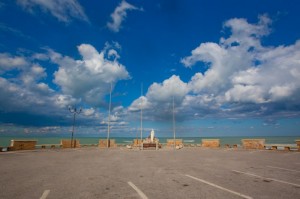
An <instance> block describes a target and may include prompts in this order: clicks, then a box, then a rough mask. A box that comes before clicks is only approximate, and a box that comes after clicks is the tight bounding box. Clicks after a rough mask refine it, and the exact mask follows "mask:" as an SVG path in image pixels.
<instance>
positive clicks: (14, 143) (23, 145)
mask: <svg viewBox="0 0 300 199" xmlns="http://www.w3.org/2000/svg"><path fill="white" fill-rule="evenodd" d="M36 143H37V141H36V140H11V143H10V147H11V150H13V151H16V150H34V149H35V145H36Z"/></svg>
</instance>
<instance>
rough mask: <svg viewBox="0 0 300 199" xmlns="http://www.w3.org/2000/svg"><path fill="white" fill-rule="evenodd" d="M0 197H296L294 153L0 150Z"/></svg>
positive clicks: (299, 185)
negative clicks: (3, 151) (0, 151)
mask: <svg viewBox="0 0 300 199" xmlns="http://www.w3.org/2000/svg"><path fill="white" fill-rule="evenodd" d="M0 165H1V166H0V198H1V199H6V198H22V199H23V198H41V199H46V198H47V199H51V198H56V199H57V198H113V199H115V198H127V199H129V198H132V199H134V198H142V199H145V198H149V199H156V198H159V199H160V198H181V199H182V198H209V199H211V198H300V152H285V151H267V150H243V149H205V148H201V147H197V148H183V149H181V150H173V149H162V150H158V151H155V150H144V151H140V150H128V149H126V148H125V147H124V148H116V149H99V148H92V147H91V148H81V149H52V150H50V149H49V150H48V149H46V150H35V151H22V152H5V153H0Z"/></svg>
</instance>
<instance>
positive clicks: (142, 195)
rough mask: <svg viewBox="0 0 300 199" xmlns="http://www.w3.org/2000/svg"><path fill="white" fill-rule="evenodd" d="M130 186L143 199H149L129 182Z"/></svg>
mask: <svg viewBox="0 0 300 199" xmlns="http://www.w3.org/2000/svg"><path fill="white" fill-rule="evenodd" d="M128 184H129V185H130V186H131V187H132V188H133V189H134V190H135V191H136V192H137V193H138V194H139V195H140V197H141V198H142V199H148V197H147V196H146V195H145V194H144V193H143V192H142V191H141V190H140V189H139V188H137V186H135V185H134V184H133V183H132V182H128Z"/></svg>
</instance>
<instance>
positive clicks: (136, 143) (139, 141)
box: [133, 139, 142, 147]
mask: <svg viewBox="0 0 300 199" xmlns="http://www.w3.org/2000/svg"><path fill="white" fill-rule="evenodd" d="M141 144H142V140H141V139H133V146H134V147H139V146H141Z"/></svg>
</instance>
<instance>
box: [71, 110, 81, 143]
mask: <svg viewBox="0 0 300 199" xmlns="http://www.w3.org/2000/svg"><path fill="white" fill-rule="evenodd" d="M69 111H70V112H71V113H73V128H72V137H71V148H73V136H74V126H75V117H76V114H80V113H81V111H82V109H81V108H80V109H79V110H77V108H76V107H75V108H71V107H69Z"/></svg>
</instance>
